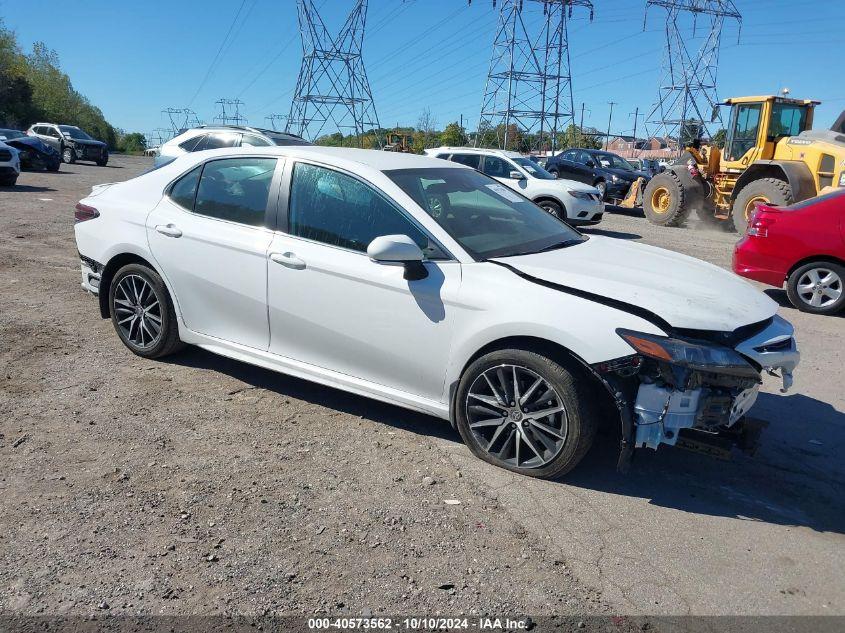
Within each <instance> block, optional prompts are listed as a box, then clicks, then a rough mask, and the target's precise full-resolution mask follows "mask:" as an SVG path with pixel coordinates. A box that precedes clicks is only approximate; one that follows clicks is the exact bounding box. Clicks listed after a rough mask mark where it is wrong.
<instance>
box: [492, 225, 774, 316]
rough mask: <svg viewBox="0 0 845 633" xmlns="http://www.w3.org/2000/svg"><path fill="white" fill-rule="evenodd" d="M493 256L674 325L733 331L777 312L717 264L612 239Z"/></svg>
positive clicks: (761, 296) (767, 301)
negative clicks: (620, 302)
mask: <svg viewBox="0 0 845 633" xmlns="http://www.w3.org/2000/svg"><path fill="white" fill-rule="evenodd" d="M498 259H499V261H501V262H503V263H506V264H508V265H509V266H512V267H513V268H516V269H517V270H519V271H520V272H522V273H524V274H526V275H530V276H531V277H535V278H537V279H541V280H543V281H545V282H550V283H553V284H557V285H561V286H568V287H570V288H576V289H578V290H582V291H586V292H590V293H593V294H596V295H600V296H602V297H607V298H610V299H616V300H617V301H624V302H625V303H629V304H633V305H635V306H639V307H641V308H645V309H646V310H649V311H651V312H653V313H655V314H657V315H658V316H660V317H662V318H663V319H664V320H665V321H667V322H668V323H669V324H670V325H672V326H673V327H676V328H687V329H695V330H713V331H719V332H732V331H733V330H735V329H737V328H739V327H742V326H744V325H749V324H751V323H757V322H759V321H763V320H765V319H768V318H769V317H771V316H773V315H774V314H775V313H776V312H777V303H775V302H774V301H772V300H771V299H770V298H769V297H767V296H766V295H765V294H763V293H762V292H760V291H759V290H757V289H756V288H754V287H753V286H752V285H751V284H749V283H748V282H746V281H745V280H743V279H740V278H739V277H737V276H736V275H734V274H733V273H730V272H728V271H726V270H723V269H721V268H719V267H718V266H714V265H713V264H708V263H707V262H704V261H701V260H700V259H695V258H693V257H688V256H686V255H681V254H679V253H675V252H673V251H668V250H664V249H662V248H656V247H653V246H647V245H645V244H636V243H631V242H626V241H623V240H620V239H615V238H609V237H600V236H591V237H590V238H589V239H588V240H587V241H586V242H583V243H581V244H576V245H573V246H569V247H566V248H562V249H558V250H553V251H548V252H545V253H536V254H533V255H519V256H516V257H503V258H498Z"/></svg>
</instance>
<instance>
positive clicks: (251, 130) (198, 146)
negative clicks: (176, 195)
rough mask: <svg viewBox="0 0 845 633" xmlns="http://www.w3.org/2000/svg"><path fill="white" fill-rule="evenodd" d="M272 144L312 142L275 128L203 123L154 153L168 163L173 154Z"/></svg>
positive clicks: (161, 160) (158, 160) (179, 154)
mask: <svg viewBox="0 0 845 633" xmlns="http://www.w3.org/2000/svg"><path fill="white" fill-rule="evenodd" d="M273 145H311V143H309V142H308V141H306V140H305V139H304V138H302V137H301V136H296V135H295V134H289V133H288V132H276V131H275V130H262V129H261V128H257V127H246V126H241V125H200V126H199V127H194V128H190V129H188V130H183V131H182V132H181V133H180V134H179V135H178V136H174V137H173V138H172V139H170V140H169V141H167V142H166V143H162V144H161V146H160V147H159V148H158V150H157V151H156V153H155V165H156V167H160V166H161V165H166V164H167V163H169V162H170V161H172V160H173V159H174V158H177V157H179V156H182V155H183V154H188V153H191V152H202V151H205V150H209V149H223V148H225V147H271V146H273Z"/></svg>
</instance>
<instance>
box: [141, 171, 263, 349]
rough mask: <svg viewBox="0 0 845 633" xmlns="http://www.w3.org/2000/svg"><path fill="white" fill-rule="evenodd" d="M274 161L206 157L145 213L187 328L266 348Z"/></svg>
mask: <svg viewBox="0 0 845 633" xmlns="http://www.w3.org/2000/svg"><path fill="white" fill-rule="evenodd" d="M276 168H277V159H275V158H247V157H244V158H226V159H219V160H212V161H208V162H207V163H204V164H202V165H200V166H198V167H196V168H195V169H193V170H192V171H190V172H188V173H187V174H185V175H184V176H182V178H180V179H179V180H177V181H176V182H175V183H174V185H173V187H172V188H171V190H170V191H169V192H168V195H166V196H165V197H164V198H163V199H162V200H161V202H160V203H159V204H158V206H157V207H156V208H155V209H154V210H153V211H152V213H150V215H149V216H148V218H147V236H148V238H149V242H150V249H151V251H152V253H153V256H154V257H155V259H156V261H157V262H158V264H159V270H161V271H163V272H164V275H165V277H166V278H167V281H168V283H169V284H170V286H171V289H172V290H173V292H174V294H175V296H176V302H177V304H178V306H179V310H180V312H181V315H182V319H183V321H184V323H185V325H186V326H187V327H188V329H190V330H192V331H194V332H198V333H200V334H204V335H207V336H212V337H215V338H219V339H223V340H225V341H230V342H233V343H238V344H241V345H246V346H249V347H253V348H257V349H261V350H266V349H267V346H268V344H269V342H270V330H269V325H268V321H267V301H266V297H267V248H268V247H269V246H270V241H271V239H272V236H273V233H272V231H271V230H270V229H269V228H267V225H266V221H267V220H266V219H267V218H268V217H270V216H271V215H275V208H276V199H277V195H272V196H271V195H270V192H271V191H273V192H278V177H275V178H274V176H275V174H276ZM273 183H276V184H275V185H274V184H273Z"/></svg>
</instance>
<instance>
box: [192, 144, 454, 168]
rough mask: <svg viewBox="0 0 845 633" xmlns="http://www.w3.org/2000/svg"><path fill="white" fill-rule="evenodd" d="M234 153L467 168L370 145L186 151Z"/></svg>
mask: <svg viewBox="0 0 845 633" xmlns="http://www.w3.org/2000/svg"><path fill="white" fill-rule="evenodd" d="M238 154H250V155H253V156H254V155H256V154H266V155H268V156H290V157H292V158H310V159H313V160H320V159H324V160H326V162H329V163H332V164H336V165H341V164H342V163H345V164H347V165H349V164H352V163H355V164H358V165H364V166H367V167H370V168H372V169H377V170H378V171H386V170H390V169H414V168H426V167H436V168H440V169H443V168H456V169H457V168H460V169H469V167H466V166H464V165H460V164H458V163H451V162H446V161H444V160H441V159H439V158H431V157H429V156H421V155H419V154H403V153H399V152H384V151H381V150H373V149H351V148H347V147H322V146H319V145H282V146H272V147H238V148H225V149H215V150H207V151H204V152H194V153H192V154H186V156H192V157H194V158H197V159H200V160H202V157H203V156H212V155H218V156H237V155H238Z"/></svg>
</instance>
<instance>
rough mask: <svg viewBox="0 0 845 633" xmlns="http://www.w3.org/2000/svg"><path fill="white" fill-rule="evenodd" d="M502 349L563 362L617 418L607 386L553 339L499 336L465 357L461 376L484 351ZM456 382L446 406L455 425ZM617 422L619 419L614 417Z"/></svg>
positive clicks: (582, 361)
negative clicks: (534, 353) (526, 352)
mask: <svg viewBox="0 0 845 633" xmlns="http://www.w3.org/2000/svg"><path fill="white" fill-rule="evenodd" d="M503 349H520V350H525V351H529V352H536V353H537V354H542V355H543V356H546V357H548V358H550V359H552V360H553V361H555V362H556V363H559V364H560V365H563V366H564V367H566V368H567V369H568V370H570V371H571V372H572V373H574V374H576V375H578V376H581V377H582V378H583V379H584V380H586V382H587V384H589V385H590V386H591V391H592V392H593V393H594V395H595V398H596V401H597V402H600V403H601V404H602V405H604V406H602V407H601V410H602V411H613V412H615V413H614V415H617V418H618V409H617V408H616V404H615V401H614V399H613V396H612V395H611V394H610V393H609V392H608V390H607V388H605V386H604V385H603V384H602V383H601V381H600V380H599V379H598V377H597V376H596V374H595V373H594V372H593V370H592V368H590V366H589V365H588V364H587V363H586V362H585V361H584V360H583V359H581V358H580V357H579V356H578V355H577V354H575V353H573V352H572V351H571V350H569V349H567V348H566V347H564V346H563V345H560V344H558V343H555V342H553V341H549V340H547V339H542V338H538V337H534V336H509V337H506V338H501V339H498V340H495V341H491V342H490V343H487V344H486V345H484V346H483V347H482V348H481V349H479V350H477V351H476V352H475V353H474V354H473V355H472V356H471V357H470V358H469V359H468V360H467V362H466V363H464V366H463V367H461V374H460V376H463V375H464V372H465V371H466V370H467V367H469V366H470V365H471V364H472V363H474V362H475V361H476V360H478V359H479V358H481V357H482V356H484V355H485V354H489V353H490V352H495V351H497V350H503ZM460 376H459V377H458V381H459V380H460ZM457 391H458V388H457V381H456V382H455V384H454V385H452V388H451V393H450V394H449V399H450V406H449V409H450V411H449V413H450V415H449V420H450V422H451V423H452V426H454V425H455V411H454V407H455V395H456V394H457ZM616 421H617V422H619V421H621V420H618V419H617V420H616Z"/></svg>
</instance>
